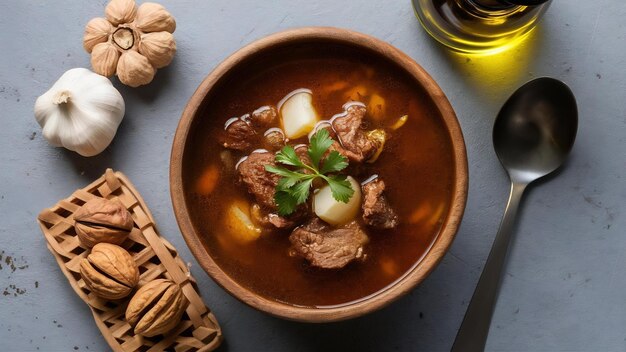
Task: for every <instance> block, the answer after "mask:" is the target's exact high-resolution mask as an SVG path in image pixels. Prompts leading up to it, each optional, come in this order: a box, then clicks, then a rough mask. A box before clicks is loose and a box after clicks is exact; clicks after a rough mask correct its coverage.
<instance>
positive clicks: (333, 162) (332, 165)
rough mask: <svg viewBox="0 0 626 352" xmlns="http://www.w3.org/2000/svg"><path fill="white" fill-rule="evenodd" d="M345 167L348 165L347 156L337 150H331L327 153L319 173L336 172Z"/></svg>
mask: <svg viewBox="0 0 626 352" xmlns="http://www.w3.org/2000/svg"><path fill="white" fill-rule="evenodd" d="M346 167H348V158H346V157H345V156H343V155H341V154H339V152H338V151H336V150H333V151H332V152H330V153H328V156H327V157H326V159H324V163H323V164H322V168H321V170H320V173H322V174H328V173H331V172H338V171H341V170H343V169H345V168H346Z"/></svg>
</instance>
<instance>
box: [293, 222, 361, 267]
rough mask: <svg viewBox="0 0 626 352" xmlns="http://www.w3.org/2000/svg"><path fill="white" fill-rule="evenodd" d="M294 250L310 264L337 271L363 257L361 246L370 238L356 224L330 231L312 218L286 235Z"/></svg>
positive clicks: (326, 226) (323, 223)
mask: <svg viewBox="0 0 626 352" xmlns="http://www.w3.org/2000/svg"><path fill="white" fill-rule="evenodd" d="M289 241H290V242H291V245H292V249H293V251H294V252H295V253H296V254H297V255H300V256H302V257H303V258H305V259H306V260H307V261H308V262H309V263H310V264H311V265H313V266H315V267H318V268H323V269H340V268H343V267H344V266H346V265H347V264H348V263H350V262H351V261H353V260H355V259H361V258H364V256H365V255H364V253H363V247H364V246H365V244H366V243H367V242H368V241H369V238H368V237H367V235H366V234H365V232H363V230H362V229H361V228H360V226H359V224H358V223H357V222H356V221H353V222H351V223H348V224H347V225H344V226H342V227H340V228H336V229H332V228H331V227H330V226H329V225H328V224H326V223H325V222H323V221H322V220H320V219H318V218H314V219H313V220H311V221H309V222H308V223H307V224H305V225H303V226H300V227H298V228H296V229H295V230H293V232H292V233H291V235H290V236H289Z"/></svg>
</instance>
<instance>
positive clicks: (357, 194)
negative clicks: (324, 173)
mask: <svg viewBox="0 0 626 352" xmlns="http://www.w3.org/2000/svg"><path fill="white" fill-rule="evenodd" d="M348 181H350V185H352V189H353V190H354V194H353V195H352V198H350V200H349V201H348V203H343V202H339V201H337V200H335V198H333V194H332V192H331V190H330V186H329V185H325V186H324V187H322V188H320V189H319V190H318V191H317V192H315V194H314V195H313V211H314V212H315V215H317V216H318V217H319V218H320V219H322V220H324V221H326V222H327V223H329V224H331V225H335V226H337V225H342V224H345V223H348V222H350V221H352V220H353V219H354V218H355V217H356V216H357V214H358V213H359V210H360V209H361V185H360V184H359V183H358V182H357V181H356V180H355V179H354V178H352V177H350V176H348Z"/></svg>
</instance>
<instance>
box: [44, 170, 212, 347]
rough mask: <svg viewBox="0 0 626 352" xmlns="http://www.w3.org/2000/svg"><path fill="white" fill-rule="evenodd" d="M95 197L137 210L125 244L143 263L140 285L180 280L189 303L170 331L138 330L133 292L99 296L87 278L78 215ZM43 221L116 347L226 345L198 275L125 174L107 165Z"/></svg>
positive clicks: (50, 245)
mask: <svg viewBox="0 0 626 352" xmlns="http://www.w3.org/2000/svg"><path fill="white" fill-rule="evenodd" d="M94 197H104V198H108V199H114V198H117V199H119V200H120V201H121V202H122V204H124V205H125V206H126V208H127V209H128V210H129V211H130V212H131V214H132V216H133V219H134V221H135V227H134V228H133V230H132V231H131V233H130V236H129V239H128V240H126V242H124V244H123V245H122V246H123V247H124V248H126V249H127V250H128V251H129V252H130V253H131V254H132V255H133V257H134V259H135V261H136V262H137V265H138V267H139V272H140V275H141V276H140V281H139V285H140V286H141V285H143V284H145V283H147V282H149V281H151V280H153V279H157V278H167V279H171V280H173V281H174V282H176V283H178V284H179V285H180V287H181V288H182V291H183V293H184V294H185V296H186V297H187V300H188V301H189V306H188V307H187V309H186V312H185V314H184V315H183V318H182V320H181V322H180V324H179V325H178V326H177V327H176V328H174V329H173V330H172V331H171V332H170V333H168V334H167V335H159V336H156V337H153V338H147V337H143V336H140V335H135V333H134V332H133V329H132V327H131V326H130V325H129V324H128V323H127V322H126V321H125V320H124V313H125V311H126V305H127V304H128V300H129V299H130V297H127V298H125V299H122V300H105V299H101V298H98V297H96V296H95V295H94V294H93V293H92V292H90V290H89V289H88V288H87V287H86V285H85V282H84V281H83V280H82V279H81V277H80V274H79V262H80V260H81V259H83V258H85V257H86V255H87V254H88V249H87V248H85V247H83V246H82V245H81V244H80V243H79V242H78V237H77V236H76V233H75V232H74V219H73V214H74V212H75V211H76V210H78V209H79V208H80V207H81V205H82V204H84V203H85V202H87V201H88V200H89V199H92V198H94ZM38 222H39V225H40V226H41V230H42V231H43V234H44V236H45V238H46V241H47V242H48V248H49V249H50V251H51V252H52V254H53V255H54V257H55V258H56V260H57V262H58V263H59V266H60V267H61V270H62V271H63V273H64V274H65V276H66V277H67V279H68V280H69V282H70V284H71V285H72V288H74V291H76V294H78V296H80V298H82V299H83V301H85V302H86V303H87V304H88V305H89V308H90V309H91V312H92V313H93V317H94V320H95V321H96V325H98V328H99V329H100V331H101V332H102V335H103V336H104V338H105V339H106V340H107V342H108V343H109V345H110V346H111V348H112V349H113V350H114V351H164V350H173V351H212V350H214V349H215V348H217V347H218V346H219V345H220V343H221V341H222V332H221V330H220V327H219V325H218V323H217V320H216V319H215V316H214V315H213V314H212V313H211V310H210V309H209V308H208V307H207V306H206V305H205V304H204V302H203V300H202V298H201V297H200V294H199V293H198V290H197V286H196V283H195V279H194V278H193V277H192V276H191V273H190V272H189V269H188V268H187V266H186V265H185V262H184V261H183V260H182V259H181V258H180V257H179V256H178V253H177V252H176V249H175V248H174V247H173V246H172V245H171V244H170V243H169V242H167V241H166V240H165V239H164V238H163V237H161V236H160V235H159V234H158V232H157V229H156V225H155V223H154V219H153V218H152V214H150V211H149V210H148V207H147V206H146V203H145V202H144V201H143V199H142V198H141V196H140V195H139V192H137V190H136V189H135V187H133V185H132V184H131V183H130V181H129V180H128V179H127V178H126V176H124V175H123V174H122V173H120V172H113V170H111V169H107V170H106V172H105V174H104V175H103V176H101V177H100V178H99V179H97V180H96V181H94V182H93V183H92V184H90V185H88V186H87V187H85V188H83V189H79V190H77V191H76V192H74V194H72V195H71V196H70V197H69V198H67V199H64V200H61V201H60V202H59V203H57V204H56V205H55V206H54V207H52V208H50V209H46V210H44V211H42V212H41V214H39V217H38Z"/></svg>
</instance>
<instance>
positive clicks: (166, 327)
mask: <svg viewBox="0 0 626 352" xmlns="http://www.w3.org/2000/svg"><path fill="white" fill-rule="evenodd" d="M186 307H187V300H186V298H185V296H184V295H183V292H182V290H181V289H180V287H179V286H178V285H177V284H176V283H174V282H173V281H171V280H167V279H156V280H153V281H150V282H149V283H147V284H145V285H144V286H142V287H141V288H140V289H139V290H137V293H135V295H134V296H133V298H131V299H130V302H129V303H128V307H127V308H126V321H127V322H128V323H129V324H130V325H131V326H133V327H134V328H135V334H139V335H143V336H147V337H152V336H156V335H159V334H164V333H166V332H168V331H170V330H172V329H173V328H174V327H175V326H176V325H178V323H179V322H180V319H181V317H182V315H183V313H184V312H185V308H186Z"/></svg>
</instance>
